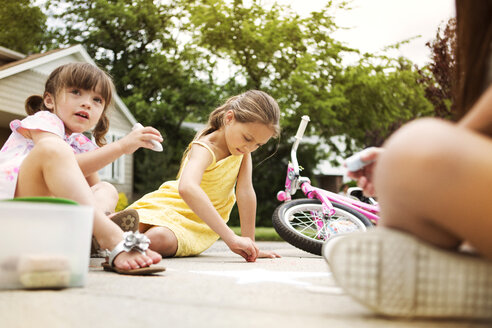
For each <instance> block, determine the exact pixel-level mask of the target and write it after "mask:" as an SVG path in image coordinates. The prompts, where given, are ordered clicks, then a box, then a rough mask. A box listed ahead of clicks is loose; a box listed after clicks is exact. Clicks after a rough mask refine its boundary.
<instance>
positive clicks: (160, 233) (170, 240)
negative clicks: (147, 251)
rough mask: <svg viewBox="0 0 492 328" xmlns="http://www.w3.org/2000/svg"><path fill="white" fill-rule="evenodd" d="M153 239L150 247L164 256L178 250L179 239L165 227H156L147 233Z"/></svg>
mask: <svg viewBox="0 0 492 328" xmlns="http://www.w3.org/2000/svg"><path fill="white" fill-rule="evenodd" d="M145 234H146V235H147V236H148V237H149V238H150V240H151V246H150V248H151V249H152V250H154V251H156V252H158V253H160V254H161V255H162V256H163V257H169V256H173V255H175V254H176V251H177V250H178V239H177V238H176V236H175V235H174V233H173V232H172V231H171V230H170V229H168V228H165V227H154V228H151V229H149V230H147V232H146V233H145Z"/></svg>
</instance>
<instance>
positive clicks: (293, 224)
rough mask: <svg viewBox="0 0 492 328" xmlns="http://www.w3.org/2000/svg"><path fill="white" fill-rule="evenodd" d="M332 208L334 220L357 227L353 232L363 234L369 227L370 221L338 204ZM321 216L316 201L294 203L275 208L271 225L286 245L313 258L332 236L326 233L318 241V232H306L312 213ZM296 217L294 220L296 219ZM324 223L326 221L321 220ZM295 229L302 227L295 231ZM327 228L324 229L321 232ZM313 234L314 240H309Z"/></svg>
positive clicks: (299, 200) (319, 253) (307, 200)
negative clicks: (309, 254)
mask: <svg viewBox="0 0 492 328" xmlns="http://www.w3.org/2000/svg"><path fill="white" fill-rule="evenodd" d="M332 205H333V207H334V208H335V211H336V212H335V215H334V217H335V218H334V219H331V220H330V223H331V222H334V221H333V220H338V219H339V218H344V219H345V221H350V222H352V223H354V224H355V225H357V226H358V229H357V230H363V231H364V230H367V228H370V227H372V226H373V224H372V223H371V221H369V219H367V217H365V216H364V215H362V214H361V213H359V212H357V211H355V210H353V209H351V208H350V207H347V206H345V205H342V204H337V203H332ZM313 212H315V213H322V207H321V202H320V201H319V200H317V199H295V200H291V201H288V202H285V203H283V204H281V205H279V206H278V207H277V208H276V209H275V211H274V212H273V216H272V222H273V227H274V228H275V230H276V231H277V233H278V234H279V235H280V237H282V239H284V240H285V241H286V242H288V243H289V244H291V245H292V246H295V247H297V248H299V249H302V250H304V251H306V252H309V253H311V254H315V255H321V248H322V246H323V244H324V242H325V241H326V240H328V239H330V238H332V237H333V236H334V235H336V233H333V231H332V230H330V232H331V234H330V235H329V236H323V237H321V238H320V236H319V231H318V230H317V229H316V227H315V226H314V228H312V227H311V228H310V230H308V231H306V229H307V228H308V227H309V226H310V225H313V224H315V222H314V221H313V219H312V213H313ZM296 215H297V216H296ZM323 220H326V219H323ZM299 227H304V228H303V229H302V230H299ZM326 229H327V228H326V227H325V230H326ZM315 232H316V233H315ZM313 233H315V234H314V236H313Z"/></svg>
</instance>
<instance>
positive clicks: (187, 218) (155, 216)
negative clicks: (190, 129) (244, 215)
mask: <svg viewBox="0 0 492 328" xmlns="http://www.w3.org/2000/svg"><path fill="white" fill-rule="evenodd" d="M192 144H198V145H200V146H202V147H205V148H206V149H207V150H208V151H209V152H210V153H211V155H212V158H213V159H212V163H211V164H210V165H209V166H208V167H207V169H206V170H205V172H204V174H203V178H202V182H201V184H200V186H201V187H202V189H203V190H204V191H205V193H206V194H207V195H208V197H209V199H210V201H211V202H212V204H213V206H214V207H215V209H216V210H217V212H219V214H220V216H221V217H222V219H223V220H224V222H227V221H228V220H229V215H230V213H231V210H232V207H233V206H234V203H235V202H236V196H235V192H234V187H235V185H236V180H237V176H238V173H239V168H240V166H241V161H242V159H243V156H242V155H241V156H233V155H230V156H228V157H226V158H224V159H222V160H220V161H219V162H216V158H215V154H214V152H213V151H212V149H210V147H209V146H208V145H206V144H205V143H203V142H200V141H193V142H192V143H190V145H189V146H188V149H190V148H191V145H192ZM187 161H188V157H186V158H185V159H184V163H183V166H184V165H186V162H187ZM179 178H180V177H178V180H173V181H167V182H165V183H163V184H162V185H161V186H160V187H159V189H158V190H156V191H153V192H151V193H149V194H146V195H145V196H143V197H142V198H140V199H139V200H137V201H136V202H135V203H133V204H132V205H130V206H129V207H130V208H134V209H136V210H137V211H138V215H139V217H140V222H143V223H146V224H151V225H156V226H162V227H167V228H168V229H170V230H171V231H172V232H174V234H175V235H176V238H177V239H178V250H177V251H176V255H175V256H192V255H197V254H200V253H201V252H203V251H205V250H206V249H207V248H209V247H210V246H212V244H213V243H214V242H216V241H217V239H218V238H219V235H218V234H217V233H215V231H213V230H212V229H211V228H210V227H209V226H208V225H207V224H206V223H205V222H203V221H202V219H200V218H199V217H198V216H197V215H196V214H195V213H194V212H193V211H192V210H191V209H190V208H189V207H188V205H187V204H186V203H185V201H184V200H183V199H182V198H181V197H180V196H179V193H178V185H179Z"/></svg>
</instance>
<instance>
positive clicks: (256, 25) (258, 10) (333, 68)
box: [186, 0, 431, 224]
mask: <svg viewBox="0 0 492 328" xmlns="http://www.w3.org/2000/svg"><path fill="white" fill-rule="evenodd" d="M186 6H187V9H188V10H189V12H190V18H189V19H190V24H191V27H190V28H188V29H189V30H190V31H194V34H193V38H194V40H195V42H196V43H197V44H199V45H200V46H201V47H204V48H206V49H207V50H208V51H209V52H210V53H211V54H213V55H215V56H217V57H219V58H221V59H222V60H226V61H228V62H230V63H232V64H234V65H235V66H234V67H235V70H234V71H233V74H231V75H230V76H229V79H228V80H227V81H226V88H225V90H227V91H228V92H233V93H238V92H241V91H244V90H247V89H250V88H255V89H262V90H264V91H267V92H269V93H270V94H271V95H272V96H274V98H276V99H277V101H278V102H279V104H280V106H281V108H282V110H283V113H282V129H283V135H284V136H285V137H283V138H282V139H281V142H280V145H279V150H278V152H277V154H276V155H275V157H274V158H271V159H269V160H268V161H269V162H268V164H266V165H260V166H258V167H256V168H255V172H254V175H255V177H257V178H256V179H255V189H256V191H257V197H258V199H259V205H258V214H259V216H260V217H261V218H265V217H268V218H269V217H270V216H271V213H272V212H273V208H274V207H275V206H276V205H277V203H276V202H275V192H274V191H276V189H275V190H272V185H274V186H277V187H276V188H278V189H281V188H282V186H283V180H284V179H285V176H284V171H285V167H286V163H287V161H288V158H289V149H290V142H289V141H290V140H289V136H292V135H294V134H295V130H296V129H297V126H298V124H299V121H300V117H301V116H302V115H309V116H310V117H311V124H310V126H309V130H308V133H313V132H314V133H315V134H316V135H318V136H319V137H320V140H321V141H323V142H324V143H326V144H328V145H330V150H331V151H332V152H335V153H338V154H342V155H350V154H351V153H352V152H353V151H355V150H359V149H360V148H362V147H365V146H369V145H379V144H381V142H382V140H384V139H385V138H387V136H388V135H389V134H390V133H391V132H393V131H394V130H395V129H396V128H397V127H398V126H400V125H401V124H402V123H403V122H406V121H408V120H410V119H413V118H415V117H419V116H424V115H429V114H430V113H431V111H430V110H429V109H430V105H429V103H428V101H427V100H426V99H425V98H424V96H423V88H422V87H421V86H420V85H418V84H417V83H416V82H415V81H416V78H417V72H416V71H415V70H414V69H412V67H411V65H410V63H409V62H408V61H406V60H404V59H391V58H386V57H384V56H376V55H368V54H365V55H362V56H361V60H360V62H359V63H358V64H357V65H353V66H349V67H346V65H344V64H343V57H344V56H345V55H346V54H349V53H350V54H359V52H358V51H357V50H355V49H351V48H348V47H346V46H344V45H343V44H342V43H341V42H339V41H337V40H335V39H333V37H332V35H333V32H334V31H336V30H337V29H338V28H339V27H338V26H337V25H336V24H335V22H334V16H335V15H336V13H337V11H340V10H347V5H346V4H345V2H342V1H328V2H327V5H326V7H325V8H323V9H322V10H320V11H319V12H313V13H311V14H310V15H309V16H308V17H306V18H301V17H299V15H297V14H296V13H294V12H292V11H290V10H289V9H288V8H286V7H282V6H280V5H278V4H274V5H272V7H271V8H266V7H265V6H264V4H263V2H261V1H258V0H253V1H250V2H248V4H245V2H243V1H241V0H235V1H232V3H230V2H226V1H224V0H207V1H186ZM340 135H341V136H345V137H346V138H345V139H344V140H346V144H345V145H344V147H342V148H338V147H337V146H336V145H335V144H334V143H333V142H332V139H331V138H332V137H333V136H340ZM273 148H274V147H273V144H270V145H266V146H264V147H262V148H261V149H260V150H258V151H257V152H255V153H254V155H253V159H254V162H255V163H258V162H261V160H263V159H264V158H266V157H267V156H268V155H269V154H271V152H272V151H273ZM301 149H309V151H306V152H305V153H304V154H303V156H302V157H299V158H302V165H303V166H304V167H305V168H306V171H305V172H304V173H306V174H309V173H310V172H312V170H313V169H314V167H316V164H317V163H318V161H319V159H320V158H323V157H326V156H327V154H324V153H323V151H322V150H321V147H317V145H309V146H308V145H305V144H304V145H303V146H302V147H300V150H301ZM259 177H261V178H259ZM313 182H314V181H313ZM268 223H269V222H267V221H261V224H268Z"/></svg>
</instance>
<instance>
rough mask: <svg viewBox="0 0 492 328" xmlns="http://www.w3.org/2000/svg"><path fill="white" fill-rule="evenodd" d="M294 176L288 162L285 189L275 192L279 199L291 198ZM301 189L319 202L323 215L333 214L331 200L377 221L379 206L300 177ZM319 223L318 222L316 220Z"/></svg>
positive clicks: (293, 171)
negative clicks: (315, 185) (318, 185)
mask: <svg viewBox="0 0 492 328" xmlns="http://www.w3.org/2000/svg"><path fill="white" fill-rule="evenodd" d="M295 178H296V173H295V170H294V166H293V165H292V164H291V163H289V165H288V167H287V178H286V179H285V191H280V192H279V193H278V194H277V199H278V200H280V201H287V200H291V199H292V197H291V195H292V194H293V193H295V191H296V190H297V187H296V186H295V185H293V184H296V182H295V181H294V180H295ZM300 180H301V181H300V184H301V190H302V192H303V193H304V195H306V197H307V198H310V199H314V198H316V199H318V200H319V201H320V202H321V206H322V210H323V215H324V216H325V215H327V216H333V215H334V214H335V208H334V207H333V205H332V202H335V203H338V204H342V205H345V206H347V207H349V208H352V209H354V210H355V211H357V212H359V213H361V214H363V215H365V216H366V217H367V218H368V219H369V220H371V221H372V222H373V223H377V222H378V220H379V216H378V215H377V214H378V213H379V206H378V205H371V204H367V203H364V202H361V201H358V200H355V199H351V198H347V197H345V196H342V195H338V194H336V193H333V192H330V191H327V190H324V189H320V188H316V187H313V186H312V185H311V181H309V179H307V178H301V179H300ZM317 224H318V225H320V224H321V223H320V222H317Z"/></svg>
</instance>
